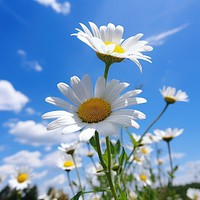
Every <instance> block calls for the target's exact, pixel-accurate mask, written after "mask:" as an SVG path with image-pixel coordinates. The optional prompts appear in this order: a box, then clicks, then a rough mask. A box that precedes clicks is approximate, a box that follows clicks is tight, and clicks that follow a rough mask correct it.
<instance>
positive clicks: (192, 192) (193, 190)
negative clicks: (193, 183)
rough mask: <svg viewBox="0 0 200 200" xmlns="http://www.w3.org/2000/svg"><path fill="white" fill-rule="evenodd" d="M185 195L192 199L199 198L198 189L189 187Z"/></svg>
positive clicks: (197, 199) (199, 190)
mask: <svg viewBox="0 0 200 200" xmlns="http://www.w3.org/2000/svg"><path fill="white" fill-rule="evenodd" d="M186 195H187V197H188V198H190V199H192V200H200V189H196V188H189V189H188V190H187V192H186Z"/></svg>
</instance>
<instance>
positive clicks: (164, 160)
mask: <svg viewBox="0 0 200 200" xmlns="http://www.w3.org/2000/svg"><path fill="white" fill-rule="evenodd" d="M171 157H172V160H173V161H175V160H177V159H180V158H183V157H185V154H184V153H172V154H171ZM161 160H162V161H163V162H164V163H166V162H169V155H166V156H165V157H163V158H161Z"/></svg>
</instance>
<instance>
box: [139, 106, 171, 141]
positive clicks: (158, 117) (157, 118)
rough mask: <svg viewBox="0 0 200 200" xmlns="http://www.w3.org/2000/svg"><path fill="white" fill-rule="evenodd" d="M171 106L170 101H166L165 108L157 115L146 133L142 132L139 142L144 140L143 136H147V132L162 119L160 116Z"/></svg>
mask: <svg viewBox="0 0 200 200" xmlns="http://www.w3.org/2000/svg"><path fill="white" fill-rule="evenodd" d="M168 106H169V103H166V105H165V107H164V109H163V110H162V111H161V113H160V114H159V115H158V116H157V117H156V119H154V121H153V122H152V123H151V124H150V125H149V126H148V128H147V129H146V130H145V131H144V133H143V134H142V136H141V138H140V140H139V143H140V142H141V141H142V138H143V137H144V136H145V134H146V133H147V132H148V131H149V130H150V129H151V127H152V126H153V125H154V124H155V123H156V122H157V121H158V120H159V119H160V117H161V116H162V115H163V114H164V112H165V111H166V110H167V108H168Z"/></svg>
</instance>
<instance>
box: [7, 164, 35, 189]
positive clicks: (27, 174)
mask: <svg viewBox="0 0 200 200" xmlns="http://www.w3.org/2000/svg"><path fill="white" fill-rule="evenodd" d="M31 178H32V170H31V169H30V168H28V167H20V168H18V169H16V172H15V173H14V174H13V175H12V176H11V179H10V180H9V182H8V184H9V186H10V188H11V189H16V190H23V189H26V188H28V186H29V185H30V183H31Z"/></svg>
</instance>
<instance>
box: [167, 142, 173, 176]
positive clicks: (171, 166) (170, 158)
mask: <svg viewBox="0 0 200 200" xmlns="http://www.w3.org/2000/svg"><path fill="white" fill-rule="evenodd" d="M167 148H168V153H169V162H170V168H171V173H172V174H173V173H174V168H173V163H172V155H171V148H170V142H167Z"/></svg>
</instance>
